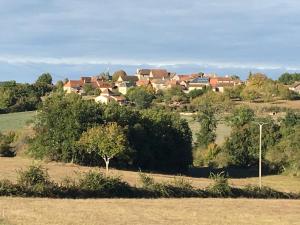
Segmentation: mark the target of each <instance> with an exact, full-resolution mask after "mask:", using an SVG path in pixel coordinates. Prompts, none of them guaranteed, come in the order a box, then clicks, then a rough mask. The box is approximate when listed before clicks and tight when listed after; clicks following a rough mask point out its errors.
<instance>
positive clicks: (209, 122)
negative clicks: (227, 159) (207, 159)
mask: <svg viewBox="0 0 300 225" xmlns="http://www.w3.org/2000/svg"><path fill="white" fill-rule="evenodd" d="M197 120H198V122H199V123H200V126H201V128H200V131H199V132H198V133H197V145H198V146H200V147H207V146H208V145H209V144H210V143H213V142H214V141H215V139H216V128H217V120H216V117H215V115H214V110H213V108H212V107H211V106H210V105H209V104H207V105H205V106H203V107H201V108H200V109H199V111H198V115H197Z"/></svg>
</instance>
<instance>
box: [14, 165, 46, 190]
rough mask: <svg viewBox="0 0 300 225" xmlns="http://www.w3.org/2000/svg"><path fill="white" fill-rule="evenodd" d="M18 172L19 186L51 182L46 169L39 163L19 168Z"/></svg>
mask: <svg viewBox="0 0 300 225" xmlns="http://www.w3.org/2000/svg"><path fill="white" fill-rule="evenodd" d="M18 173H19V178H18V184H19V185H21V186H26V187H31V186H35V185H39V184H44V185H47V184H50V183H51V181H50V178H49V174H48V172H47V170H45V169H44V168H43V167H42V166H40V165H31V166H29V168H28V169H27V170H25V171H23V170H19V171H18Z"/></svg>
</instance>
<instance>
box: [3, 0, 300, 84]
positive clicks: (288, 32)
mask: <svg viewBox="0 0 300 225" xmlns="http://www.w3.org/2000/svg"><path fill="white" fill-rule="evenodd" d="M299 11H300V1H298V0H248V1H241V0H210V1H207V0H205V1H204V0H188V1H184V0H89V1H84V0H47V1H41V0H26V1H24V0H0V81H1V80H2V81H3V80H17V81H18V82H33V81H34V80H35V79H36V78H37V76H38V75H39V74H41V73H43V72H50V73H51V74H52V75H53V77H54V80H59V79H64V78H66V77H68V78H72V79H76V78H78V77H79V76H80V75H95V74H99V73H101V72H103V71H107V70H109V71H110V72H113V71H115V70H118V69H124V70H125V71H126V72H127V73H128V74H134V72H135V70H136V69H137V68H167V69H168V70H170V71H171V72H177V73H179V74H180V73H193V72H200V71H201V72H207V73H211V72H215V73H218V74H220V75H226V74H236V75H239V76H241V77H242V78H246V77H247V74H248V73H249V71H252V72H263V73H266V74H268V75H269V76H270V77H273V78H277V77H278V76H279V75H280V74H281V73H283V72H300V61H299V60H298V54H299V52H300V51H299V50H300V41H299V40H300V17H299V15H298V14H299Z"/></svg>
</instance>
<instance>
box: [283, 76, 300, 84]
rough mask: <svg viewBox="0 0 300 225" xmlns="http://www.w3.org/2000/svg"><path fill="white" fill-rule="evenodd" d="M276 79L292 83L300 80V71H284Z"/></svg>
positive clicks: (284, 82)
mask: <svg viewBox="0 0 300 225" xmlns="http://www.w3.org/2000/svg"><path fill="white" fill-rule="evenodd" d="M278 81H279V82H281V83H283V84H289V85H290V84H293V83H295V82H296V81H300V73H284V74H282V75H281V76H280V77H279V79H278Z"/></svg>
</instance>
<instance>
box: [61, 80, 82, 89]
mask: <svg viewBox="0 0 300 225" xmlns="http://www.w3.org/2000/svg"><path fill="white" fill-rule="evenodd" d="M82 85H83V82H82V81H81V80H69V81H68V82H67V83H65V85H64V87H71V88H77V87H82Z"/></svg>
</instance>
